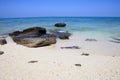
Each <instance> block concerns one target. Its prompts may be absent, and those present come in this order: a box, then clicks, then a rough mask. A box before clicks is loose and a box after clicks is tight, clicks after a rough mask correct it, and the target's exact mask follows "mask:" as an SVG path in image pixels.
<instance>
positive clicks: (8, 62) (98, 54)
mask: <svg viewBox="0 0 120 80" xmlns="http://www.w3.org/2000/svg"><path fill="white" fill-rule="evenodd" d="M87 38H88V37H87ZM85 39H86V37H82V36H81V38H79V37H75V36H74V37H71V38H70V40H58V41H57V43H56V44H54V45H51V46H47V47H40V48H28V47H25V46H22V45H18V44H16V43H14V42H13V41H12V40H11V38H10V37H7V42H8V43H7V44H6V45H0V51H4V54H3V55H0V80H120V50H119V49H120V45H119V44H116V43H112V42H109V41H107V40H104V39H99V38H96V39H97V40H98V41H96V42H94V41H93V42H85V41H84V40H85ZM75 40H76V41H75ZM72 41H73V42H72ZM75 42H76V43H75ZM78 42H79V43H78ZM73 43H74V44H73ZM64 46H80V48H81V49H61V48H60V47H64ZM82 53H89V56H84V55H83V56H82V55H81V54H82ZM30 61H36V62H35V63H30ZM75 64H78V66H76V65H75Z"/></svg>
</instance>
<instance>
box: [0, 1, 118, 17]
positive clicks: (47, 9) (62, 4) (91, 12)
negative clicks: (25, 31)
mask: <svg viewBox="0 0 120 80" xmlns="http://www.w3.org/2000/svg"><path fill="white" fill-rule="evenodd" d="M53 16H64V17H65V16H80V17H85V16H87V17H91V16H93V17H95V16H96V17H120V0H0V18H14V17H53Z"/></svg>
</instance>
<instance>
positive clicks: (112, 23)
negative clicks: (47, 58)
mask: <svg viewBox="0 0 120 80" xmlns="http://www.w3.org/2000/svg"><path fill="white" fill-rule="evenodd" d="M57 22H64V23H66V24H67V26H66V28H65V29H66V30H68V31H71V32H72V33H74V32H78V33H79V32H87V33H90V34H91V33H93V34H94V35H97V33H99V34H101V35H108V36H117V37H120V18H119V17H36V18H1V19H0V35H2V34H6V33H10V32H13V31H16V30H23V29H25V28H29V27H34V26H40V27H45V28H47V29H54V28H55V27H54V24H55V23H57Z"/></svg>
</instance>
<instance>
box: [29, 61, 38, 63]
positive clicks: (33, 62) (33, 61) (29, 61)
mask: <svg viewBox="0 0 120 80" xmlns="http://www.w3.org/2000/svg"><path fill="white" fill-rule="evenodd" d="M36 62H38V61H29V62H28V63H36Z"/></svg>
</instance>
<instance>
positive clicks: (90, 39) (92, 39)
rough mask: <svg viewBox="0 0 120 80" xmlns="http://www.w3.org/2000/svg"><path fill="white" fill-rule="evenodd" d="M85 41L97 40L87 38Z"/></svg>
mask: <svg viewBox="0 0 120 80" xmlns="http://www.w3.org/2000/svg"><path fill="white" fill-rule="evenodd" d="M85 41H97V40H96V39H86V40H85Z"/></svg>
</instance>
